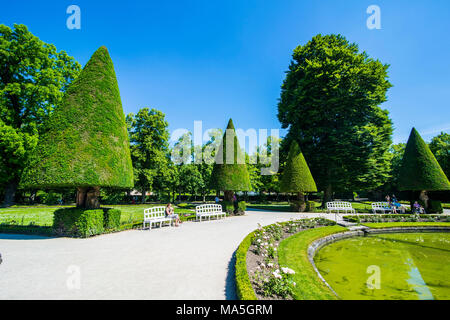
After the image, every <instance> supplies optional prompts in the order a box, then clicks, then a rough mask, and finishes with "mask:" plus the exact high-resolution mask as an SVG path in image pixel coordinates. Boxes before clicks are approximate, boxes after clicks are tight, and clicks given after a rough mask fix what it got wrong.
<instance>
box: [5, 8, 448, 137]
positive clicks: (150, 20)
mask: <svg viewBox="0 0 450 320" xmlns="http://www.w3.org/2000/svg"><path fill="white" fill-rule="evenodd" d="M71 4H76V5H78V6H79V7H80V8H81V30H69V29H67V27H66V19H67V17H68V16H69V15H68V14H66V9H67V7H68V6H69V5H71ZM371 4H376V5H378V6H379V7H380V8H381V26H382V29H381V30H369V29H368V28H367V27H366V19H367V18H368V16H369V15H368V14H367V13H366V9H367V7H368V6H369V5H371ZM0 8H1V11H0V23H3V24H6V25H9V26H12V25H13V23H23V24H26V25H27V26H28V27H29V29H30V31H31V32H32V33H33V34H35V35H36V36H38V37H39V38H41V39H42V40H43V41H45V42H49V43H53V44H55V45H56V47H57V48H58V50H65V51H67V52H68V53H69V54H70V55H71V56H73V57H75V58H76V59H77V60H78V61H79V62H80V63H81V64H82V65H84V64H85V63H86V62H87V61H88V59H89V57H90V56H91V54H92V53H93V52H94V51H95V50H96V49H97V48H98V47H100V46H101V45H105V46H107V47H108V50H109V52H110V54H111V57H112V59H113V61H114V64H115V68H116V73H117V77H118V81H119V87H120V91H121V96H122V103H123V107H124V111H125V113H129V112H137V110H138V109H139V108H142V107H146V106H147V107H154V108H157V109H160V110H162V111H163V112H165V113H166V116H167V120H168V121H169V124H170V130H171V131H172V130H174V129H177V128H187V129H189V130H193V122H194V120H202V121H203V127H204V129H206V128H216V127H219V128H224V126H225V125H226V122H227V120H228V118H229V117H233V120H234V123H235V126H236V127H239V128H243V129H248V128H255V129H259V128H268V129H269V128H280V124H279V122H278V119H277V116H276V115H277V101H278V98H279V94H280V85H281V83H282V81H283V79H284V76H285V71H286V70H287V68H288V65H289V62H290V59H291V54H292V50H293V49H294V48H295V47H296V46H297V45H299V44H305V43H306V42H307V41H308V40H310V39H311V37H313V36H314V35H316V34H318V33H322V34H327V33H341V34H343V35H344V36H345V37H347V39H349V40H350V41H351V42H356V43H358V44H359V47H360V49H361V50H364V51H366V52H367V53H368V54H369V55H370V56H371V57H374V58H378V59H380V60H381V61H382V62H383V63H388V64H390V65H391V67H390V70H389V75H390V81H391V82H392V84H393V85H394V87H393V88H391V89H390V90H389V93H388V98H389V101H388V102H386V103H385V104H384V105H383V106H382V107H383V108H386V109H388V110H389V111H390V115H391V118H392V119H393V122H394V126H395V131H394V142H406V139H407V138H408V135H409V132H410V130H411V128H412V127H413V126H415V127H416V129H417V130H418V131H419V132H420V133H421V134H422V136H423V138H424V139H425V140H429V139H430V138H431V137H433V136H434V135H436V134H438V133H439V132H440V131H445V132H450V107H449V100H448V95H449V93H450V59H449V55H450V41H448V39H449V31H450V1H448V0H441V1H439V0H433V1H425V0H422V1H414V0H409V1H398V0H396V1H393V0H390V1H380V0H376V1H375V0H371V1H364V0H345V1H342V0H340V1H339V0H334V1H331V0H328V1H327V0H321V1H300V0H296V1H282V0H281V1H266V0H259V1H248V0H233V1H230V0H226V1H214V0H206V1H195V0H190V1H188V0H186V1H153V0H147V1H131V0H130V1H120V2H119V1H95V3H94V1H79V0H71V1H63V0H59V1H10V0H9V1H6V0H1V6H0Z"/></svg>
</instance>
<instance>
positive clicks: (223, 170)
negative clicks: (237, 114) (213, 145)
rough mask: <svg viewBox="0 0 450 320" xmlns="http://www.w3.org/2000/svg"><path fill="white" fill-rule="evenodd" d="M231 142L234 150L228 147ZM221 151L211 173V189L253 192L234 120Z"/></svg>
mask: <svg viewBox="0 0 450 320" xmlns="http://www.w3.org/2000/svg"><path fill="white" fill-rule="evenodd" d="M230 141H232V142H233V146H232V147H233V148H232V149H231V146H229V145H227V144H228V143H229V142H230ZM220 150H221V151H219V152H218V153H217V154H216V157H215V163H214V167H213V170H212V173H211V188H213V189H216V190H222V191H249V190H251V186H250V178H249V174H248V171H247V166H246V164H245V154H244V152H243V151H242V150H241V148H240V146H239V141H238V139H237V135H236V131H235V129H234V125H233V120H232V119H230V120H229V121H228V125H227V128H226V130H225V133H224V135H223V139H222V142H221V147H220ZM227 155H228V156H227ZM230 162H231V163H230Z"/></svg>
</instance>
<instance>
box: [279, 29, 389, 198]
mask: <svg viewBox="0 0 450 320" xmlns="http://www.w3.org/2000/svg"><path fill="white" fill-rule="evenodd" d="M388 67H389V66H388V65H385V64H382V63H381V62H380V61H378V60H374V59H372V58H369V56H368V55H367V54H366V53H365V52H359V49H358V46H357V45H356V44H351V43H349V42H348V41H347V40H346V39H345V38H344V37H343V36H341V35H326V36H322V35H317V36H315V37H313V38H312V40H311V41H309V42H308V43H307V44H305V45H303V46H298V47H297V48H296V49H295V50H294V53H293V60H292V62H291V64H290V66H289V71H288V72H287V75H286V79H285V80H284V82H283V85H282V87H281V97H280V101H279V104H278V119H279V120H280V122H281V124H282V127H283V128H288V130H289V131H288V134H287V136H286V144H285V145H287V146H288V145H289V144H290V142H291V141H292V140H296V141H298V143H299V144H300V145H301V146H302V151H303V153H304V155H305V157H306V158H307V159H308V164H309V168H310V169H311V172H312V175H313V176H314V177H315V179H316V181H317V183H318V187H319V189H320V190H324V191H325V195H324V201H328V200H329V199H330V198H331V197H332V194H333V192H334V191H347V190H352V189H354V190H355V189H356V190H367V189H374V188H377V187H378V186H380V185H382V184H384V183H385V182H386V180H387V179H388V177H389V172H390V170H389V168H390V160H391V155H390V153H389V152H388V150H389V146H390V145H391V135H392V130H393V129H392V122H391V120H390V119H389V117H388V112H387V111H386V110H383V109H381V108H380V107H379V105H380V104H381V103H383V102H385V101H386V92H387V90H388V89H389V88H390V87H391V84H390V83H389V81H388V79H387V78H388V75H387V70H388ZM284 152H287V150H284Z"/></svg>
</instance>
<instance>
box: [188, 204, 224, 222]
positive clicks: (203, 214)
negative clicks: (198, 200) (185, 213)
mask: <svg viewBox="0 0 450 320" xmlns="http://www.w3.org/2000/svg"><path fill="white" fill-rule="evenodd" d="M195 214H196V216H197V221H200V222H201V221H202V219H208V220H211V217H215V218H216V219H219V218H220V217H224V218H225V217H226V216H227V214H226V213H225V212H222V206H221V205H220V204H201V205H199V206H196V207H195Z"/></svg>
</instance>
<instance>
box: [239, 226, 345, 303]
mask: <svg viewBox="0 0 450 320" xmlns="http://www.w3.org/2000/svg"><path fill="white" fill-rule="evenodd" d="M335 224H336V223H335V222H334V221H330V220H326V219H322V218H315V219H300V220H291V221H288V222H283V223H275V224H272V225H269V226H266V227H261V226H259V228H258V229H257V230H255V231H254V232H253V233H251V234H250V235H249V236H247V238H246V239H245V240H244V241H243V244H241V246H240V247H239V249H238V252H237V257H236V258H237V261H236V281H237V288H238V297H239V298H240V299H254V298H256V299H259V300H273V299H293V298H294V291H295V287H296V285H297V284H296V283H295V281H294V276H295V271H294V270H293V269H291V268H289V266H288V265H285V264H280V263H279V260H278V246H279V244H280V242H281V241H282V240H284V239H286V238H288V237H290V236H291V235H293V234H296V233H299V232H301V231H304V230H307V229H313V228H317V227H321V226H329V225H335ZM245 248H247V251H246V256H245V257H244V256H243V252H242V251H243V249H245ZM244 261H245V263H244ZM244 266H245V274H244V271H243V270H242V269H243V267H244ZM247 271H248V273H247ZM245 275H247V277H246V276H245ZM250 289H252V290H251V291H252V292H251V291H250ZM242 293H244V294H242Z"/></svg>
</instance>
